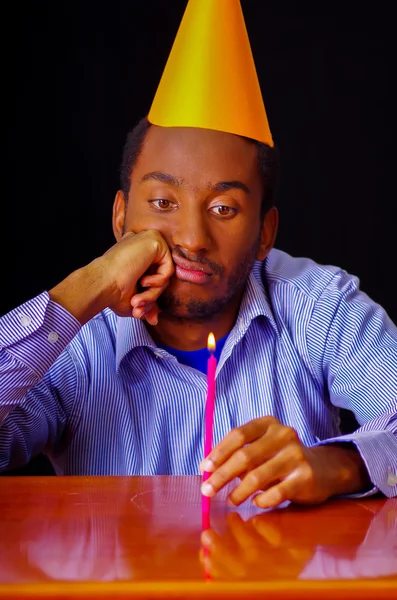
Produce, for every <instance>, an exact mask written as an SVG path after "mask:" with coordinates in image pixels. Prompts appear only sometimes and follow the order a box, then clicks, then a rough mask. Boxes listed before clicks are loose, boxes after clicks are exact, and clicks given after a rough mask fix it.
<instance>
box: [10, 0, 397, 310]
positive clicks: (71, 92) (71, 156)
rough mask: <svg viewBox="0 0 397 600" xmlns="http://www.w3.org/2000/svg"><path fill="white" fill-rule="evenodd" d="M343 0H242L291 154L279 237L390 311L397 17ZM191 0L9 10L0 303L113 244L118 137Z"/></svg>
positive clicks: (272, 110)
mask: <svg viewBox="0 0 397 600" xmlns="http://www.w3.org/2000/svg"><path fill="white" fill-rule="evenodd" d="M345 4H346V5H347V6H344V7H342V6H341V7H339V8H338V7H337V5H334V4H332V5H331V6H328V8H324V6H322V5H320V6H319V8H318V9H317V12H314V11H313V10H312V11H306V10H305V8H304V7H303V6H299V3H294V4H292V3H291V4H285V3H282V2H267V1H265V0H242V7H243V11H244V15H245V20H246V24H247V29H248V33H249V36H250V40H251V46H252V50H253V54H254V57H255V62H256V66H257V71H258V75H259V80H260V84H261V88H262V93H263V97H264V101H265V105H266V109H267V113H268V117H269V122H270V126H271V129H272V133H273V137H274V139H275V142H276V144H277V145H278V147H279V149H280V153H281V159H282V171H283V174H282V184H281V187H280V191H279V208H280V230H279V235H278V239H277V244H276V245H277V246H278V247H279V248H281V249H283V250H286V251H287V252H290V253H292V254H294V255H303V256H310V257H312V258H313V259H315V260H317V261H318V262H323V263H331V264H336V265H339V266H342V267H344V268H345V269H346V270H348V271H349V272H350V273H353V274H355V275H357V276H358V277H359V278H360V280H361V287H362V289H363V290H364V291H366V292H367V293H368V294H369V295H370V296H371V297H372V298H373V299H374V300H376V301H378V302H379V303H381V304H382V305H383V306H384V307H385V309H386V310H387V311H388V313H389V315H390V316H391V317H392V319H393V320H394V321H397V303H396V302H395V299H394V298H395V284H394V279H395V257H396V250H395V242H396V235H395V229H396V222H395V218H394V204H395V182H394V177H393V175H394V162H395V152H394V148H395V141H394V138H395V133H396V127H395V122H394V112H395V101H394V99H393V97H392V89H393V87H394V81H395V78H396V67H395V56H394V54H395V41H394V40H395V34H394V27H393V23H394V20H393V18H392V15H391V14H390V13H389V12H388V10H386V9H384V8H382V5H381V4H379V3H378V4H376V5H369V7H368V8H363V4H361V3H360V4H359V3H357V5H356V8H355V7H354V6H351V4H350V3H345ZM353 4H355V3H353ZM185 6H186V0H168V1H161V0H157V1H155V0H145V1H143V2H142V1H133V0H128V1H127V0H119V1H116V0H109V1H108V2H90V1H86V2H84V1H80V2H76V1H74V0H72V1H70V0H69V1H67V2H66V1H62V0H57V2H28V1H26V2H13V3H12V4H11V3H10V4H9V5H8V7H7V11H5V12H4V13H3V17H2V46H3V47H2V62H3V68H2V90H3V91H2V97H3V102H2V104H3V108H2V109H1V112H2V121H3V136H2V139H3V141H4V143H5V154H6V160H5V163H4V162H3V167H4V170H3V177H4V179H5V186H3V193H4V195H3V198H2V206H3V209H2V210H1V212H0V220H1V222H0V233H1V236H0V244H1V246H0V251H1V255H2V257H3V277H2V279H1V294H0V313H4V312H6V311H7V310H9V309H11V308H13V307H14V306H16V305H17V304H19V303H20V302H22V301H24V300H27V299H28V298H30V297H32V296H33V295H35V294H37V293H39V292H41V291H42V290H44V289H49V288H50V287H51V286H52V285H54V284H55V283H57V282H58V281H59V280H61V279H62V278H63V277H65V276H66V275H67V274H68V273H70V272H71V271H72V270H73V269H75V268H77V267H79V266H82V265H84V264H85V263H87V262H88V261H89V260H91V259H93V258H94V257H96V256H98V255H99V254H101V253H103V252H104V251H105V250H106V249H107V248H108V247H109V246H110V245H111V244H112V243H113V235H112V231H111V207H112V201H113V197H114V194H115V192H116V190H117V188H118V168H119V162H120V157H121V151H122V146H123V143H124V140H125V136H126V133H127V131H128V130H129V129H130V128H131V127H132V126H133V125H134V124H135V123H136V122H137V121H138V120H139V119H140V118H141V117H142V116H143V115H144V114H146V113H147V112H148V110H149V108H150V104H151V101H152V98H153V95H154V93H155V90H156V87H157V84H158V82H159V79H160V76H161V73H162V71H163V68H164V65H165V62H166V59H167V57H168V53H169V51H170V49H171V46H172V42H173V40H174V37H175V34H176V31H177V29H178V26H179V23H180V20H181V18H182V15H183V11H184V9H185ZM325 6H326V4H325Z"/></svg>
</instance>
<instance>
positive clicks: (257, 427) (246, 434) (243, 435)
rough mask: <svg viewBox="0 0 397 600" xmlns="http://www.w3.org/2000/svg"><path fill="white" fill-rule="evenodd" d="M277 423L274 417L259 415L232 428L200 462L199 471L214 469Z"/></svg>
mask: <svg viewBox="0 0 397 600" xmlns="http://www.w3.org/2000/svg"><path fill="white" fill-rule="evenodd" d="M276 423H277V424H278V421H277V419H275V418H274V417H261V418H259V419H254V420H253V421H250V422H249V423H246V424H245V425H242V426H241V427H236V428H235V429H232V430H231V431H230V432H229V433H228V434H227V435H226V436H225V437H224V438H223V440H222V441H221V442H219V444H217V445H216V446H215V447H214V448H213V449H212V451H211V453H210V454H209V455H208V456H207V457H206V458H205V459H204V460H203V461H202V462H201V464H200V469H201V471H209V472H211V471H214V470H215V469H216V468H217V467H219V466H220V465H222V464H223V463H224V462H225V461H227V460H228V459H229V458H230V457H231V456H232V454H234V452H236V451H237V450H238V449H239V448H242V447H243V446H245V445H246V444H250V443H251V442H253V441H255V440H256V439H258V438H259V437H261V436H262V435H264V433H265V432H266V430H267V429H268V428H269V426H270V425H273V424H276Z"/></svg>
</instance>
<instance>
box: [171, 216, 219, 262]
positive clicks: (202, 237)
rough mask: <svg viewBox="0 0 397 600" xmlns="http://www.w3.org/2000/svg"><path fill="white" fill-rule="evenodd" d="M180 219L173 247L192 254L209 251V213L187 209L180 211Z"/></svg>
mask: <svg viewBox="0 0 397 600" xmlns="http://www.w3.org/2000/svg"><path fill="white" fill-rule="evenodd" d="M178 217H179V218H178V219H177V222H176V223H175V229H174V231H173V234H172V243H173V245H174V246H179V247H181V248H185V249H186V250H187V251H188V252H191V253H198V252H202V251H203V250H208V249H209V247H210V245H211V236H210V231H209V223H208V214H207V211H203V210H200V209H196V210H193V209H192V208H188V207H186V208H184V209H183V210H180V211H179V215H178Z"/></svg>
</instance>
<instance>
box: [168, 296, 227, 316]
mask: <svg viewBox="0 0 397 600" xmlns="http://www.w3.org/2000/svg"><path fill="white" fill-rule="evenodd" d="M157 303H158V306H159V308H160V309H161V314H162V315H164V317H168V318H171V319H186V320H199V321H206V320H208V319H211V318H212V317H213V316H215V315H216V314H217V313H218V312H220V311H221V310H222V309H223V308H224V302H222V301H220V300H210V301H205V300H203V299H202V298H200V297H195V296H188V297H186V298H184V297H183V296H181V295H178V294H174V293H171V292H170V291H169V290H166V291H165V292H164V293H163V294H162V295H161V296H160V298H159V299H158V301H157Z"/></svg>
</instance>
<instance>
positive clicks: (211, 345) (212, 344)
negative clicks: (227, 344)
mask: <svg viewBox="0 0 397 600" xmlns="http://www.w3.org/2000/svg"><path fill="white" fill-rule="evenodd" d="M207 348H208V350H209V351H210V352H215V348H216V343H215V336H214V334H213V333H212V332H211V333H210V334H209V335H208V341H207Z"/></svg>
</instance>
